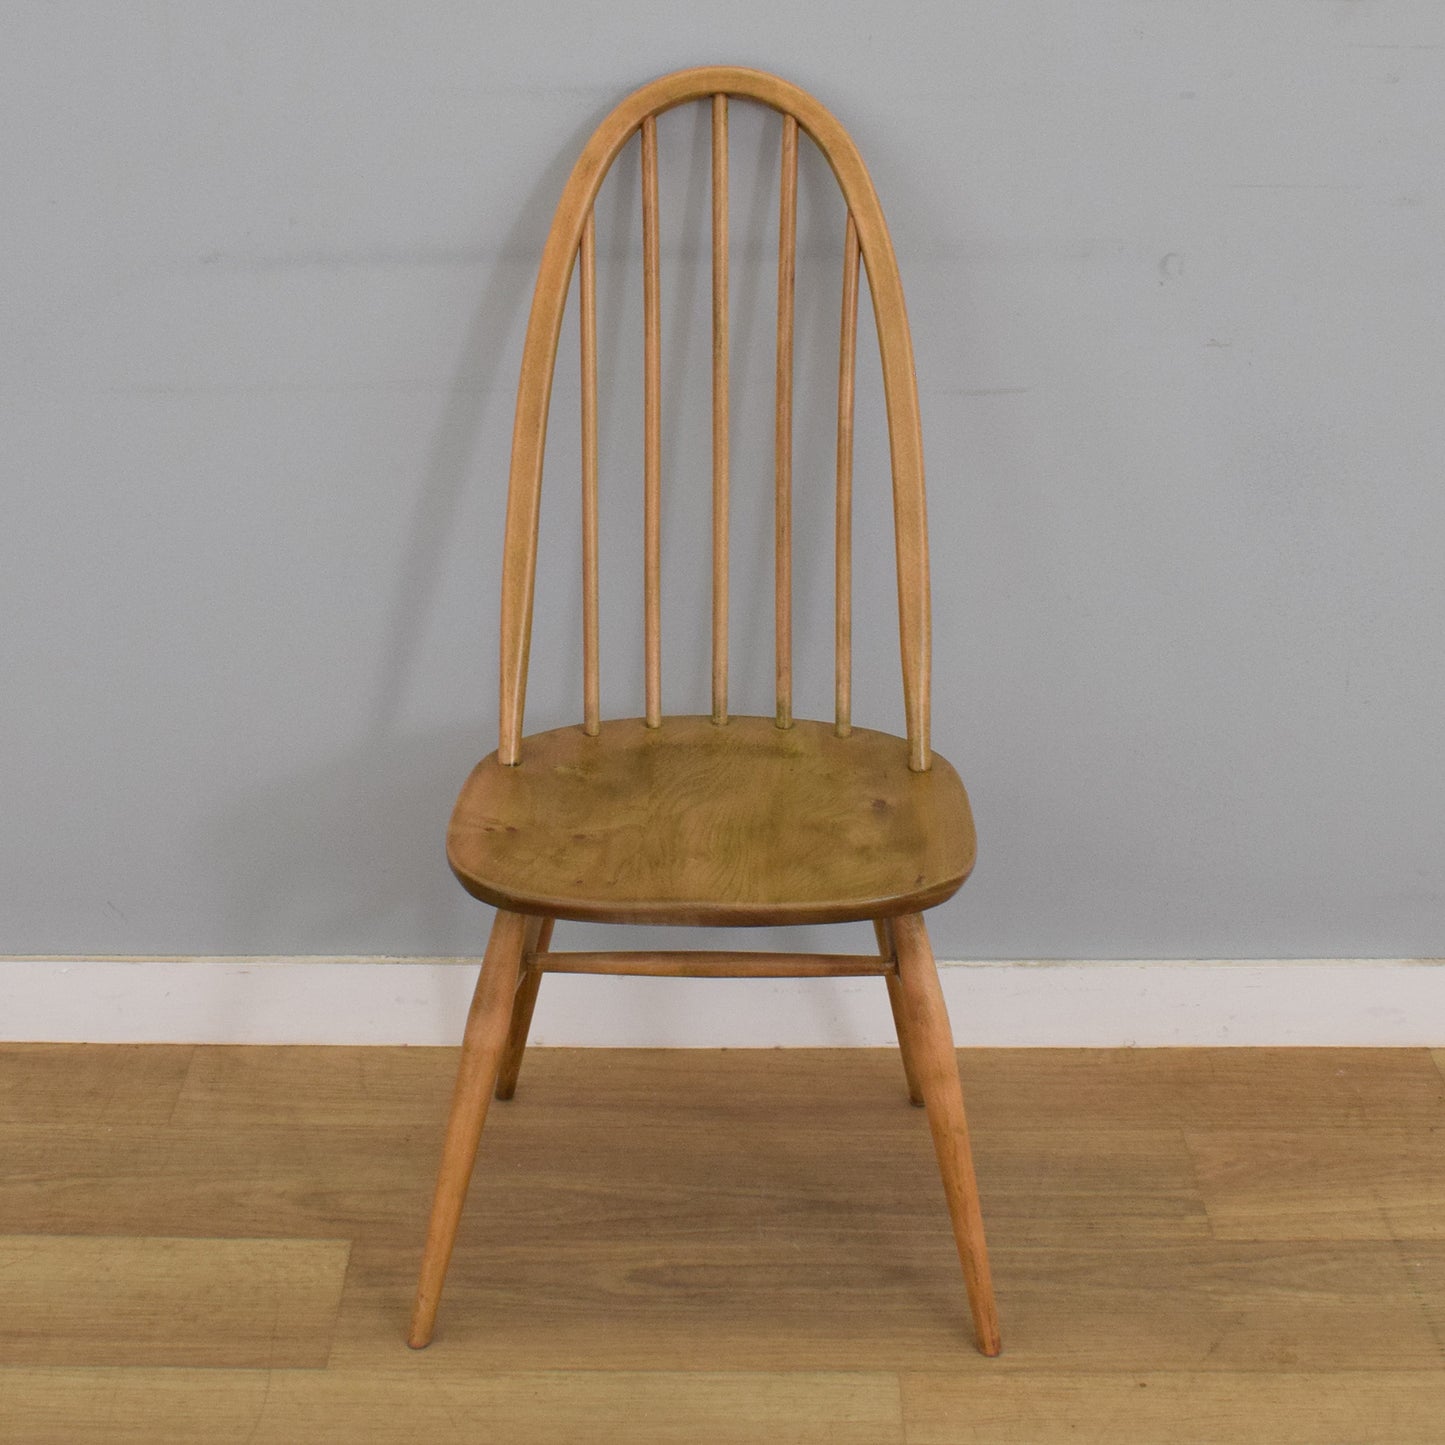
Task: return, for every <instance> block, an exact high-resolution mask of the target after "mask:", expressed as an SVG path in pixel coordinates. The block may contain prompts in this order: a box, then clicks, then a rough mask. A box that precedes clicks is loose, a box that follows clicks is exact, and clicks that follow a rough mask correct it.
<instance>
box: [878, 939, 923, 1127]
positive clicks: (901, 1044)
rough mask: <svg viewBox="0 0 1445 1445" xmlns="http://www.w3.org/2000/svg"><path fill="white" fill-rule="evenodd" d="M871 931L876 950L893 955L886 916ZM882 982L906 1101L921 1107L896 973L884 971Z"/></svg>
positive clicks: (921, 1098) (921, 1092)
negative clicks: (890, 1016) (909, 1052)
mask: <svg viewBox="0 0 1445 1445" xmlns="http://www.w3.org/2000/svg"><path fill="white" fill-rule="evenodd" d="M873 932H874V934H875V935H876V937H877V939H878V952H879V953H881V954H882V955H883V957H884V958H885V959H891V958H892V957H893V934H892V931H891V929H890V927H889V920H888V919H886V918H875V919H874V920H873ZM883 982H884V983H886V984H887V985H888V1006H889V1008H891V1009H892V1010H893V1029H894V1032H895V1033H896V1034H897V1035H898V1052H899V1053H900V1054H901V1055H902V1056H903V1078H904V1080H905V1081H906V1083H907V1084H908V1102H909V1103H910V1104H913V1105H914V1106H915V1107H917V1108H920V1109H921V1108H922V1107H923V1090H922V1089H920V1088H919V1087H918V1074H917V1072H916V1071H915V1069H914V1067H913V1060H912V1059H911V1058H909V1056H908V1050H909V1041H908V1034H907V1031H906V1030H905V1028H904V1026H903V994H902V993H901V992H900V990H899V987H898V975H897V974H893V973H886V974H884V975H883Z"/></svg>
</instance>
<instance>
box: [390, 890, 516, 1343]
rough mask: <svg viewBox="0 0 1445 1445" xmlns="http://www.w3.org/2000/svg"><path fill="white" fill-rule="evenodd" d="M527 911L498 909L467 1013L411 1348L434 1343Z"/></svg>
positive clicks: (503, 1041)
mask: <svg viewBox="0 0 1445 1445" xmlns="http://www.w3.org/2000/svg"><path fill="white" fill-rule="evenodd" d="M527 925H528V920H527V918H526V917H525V916H524V915H523V914H520V913H508V912H506V911H499V912H498V914H497V918H496V922H495V923H493V925H492V936H491V938H490V939H488V941H487V952H486V956H485V957H484V958H483V959H482V972H481V976H480V977H479V978H478V979H477V991H476V993H475V994H474V995H473V996H472V1007H471V1011H470V1012H469V1013H468V1014H467V1028H466V1033H465V1035H464V1036H463V1039H462V1059H461V1063H460V1065H459V1066H458V1068H457V1082H456V1087H455V1089H454V1090H453V1092H452V1111H451V1115H450V1117H449V1118H448V1120H447V1132H446V1140H445V1142H444V1143H443V1145H442V1162H441V1168H440V1170H438V1172H437V1186H436V1194H435V1196H434V1198H433V1200H432V1211H431V1222H430V1224H429V1225H428V1226H427V1233H426V1248H425V1250H424V1251H423V1252H422V1261H421V1278H420V1279H419V1280H418V1281H417V1287H416V1303H415V1304H414V1305H413V1307H412V1314H411V1330H410V1332H409V1333H408V1335H407V1343H408V1344H409V1345H410V1346H411V1347H412V1349H414V1350H419V1349H421V1348H422V1347H423V1346H424V1345H428V1344H430V1343H431V1337H432V1328H433V1326H434V1325H435V1323H436V1313H437V1305H438V1304H439V1303H440V1302H441V1293H442V1284H443V1282H444V1281H445V1279H446V1273H447V1265H448V1263H449V1262H450V1260H451V1257H452V1245H453V1243H454V1242H455V1240H456V1237H457V1223H458V1221H459V1220H460V1219H461V1215H462V1205H463V1204H464V1203H465V1201H466V1197H467V1185H468V1184H469V1183H470V1182H471V1177H472V1166H473V1165H474V1164H475V1163H476V1159H477V1144H478V1142H479V1141H480V1140H481V1137H482V1125H483V1123H485V1122H486V1118H487V1104H488V1102H489V1101H490V1100H491V1097H492V1089H493V1087H494V1085H495V1084H496V1081H497V1071H498V1068H499V1067H500V1065H501V1062H502V1051H503V1049H504V1047H505V1046H506V1041H507V1027H508V1024H509V1022H510V1020H511V1017H512V1004H513V999H514V997H515V994H516V990H517V973H518V970H519V968H520V967H521V963H522V952H523V949H524V947H525V944H526V940H527Z"/></svg>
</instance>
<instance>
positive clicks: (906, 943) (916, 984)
mask: <svg viewBox="0 0 1445 1445" xmlns="http://www.w3.org/2000/svg"><path fill="white" fill-rule="evenodd" d="M889 929H890V933H891V935H892V938H893V945H894V948H895V949H896V950H897V954H898V992H899V999H900V1002H901V1004H902V1009H901V1012H900V1014H899V1015H898V1018H899V1022H900V1023H901V1025H902V1032H903V1033H904V1035H906V1037H907V1039H908V1050H909V1053H910V1055H911V1058H912V1063H913V1066H914V1068H915V1070H916V1071H917V1079H918V1087H919V1089H920V1090H921V1092H922V1094H923V1102H924V1106H925V1107H926V1108H927V1110H928V1127H929V1129H930V1130H931V1131H932V1133H933V1147H934V1150H935V1152H936V1153H937V1154H938V1167H939V1171H940V1172H941V1173H942V1175H943V1192H944V1194H945V1195H946V1196H947V1198H948V1212H949V1214H950V1216H951V1217H952V1219H953V1236H954V1240H955V1242H956V1243H957V1245H958V1257H959V1260H960V1261H961V1263H962V1264H963V1277H964V1279H965V1281H966V1282H967V1284H968V1303H969V1309H970V1310H971V1311H972V1313H973V1328H974V1334H975V1336H976V1338H977V1340H978V1348H979V1350H980V1351H981V1352H982V1353H983V1354H985V1355H996V1354H998V1352H999V1350H1000V1348H1001V1344H1000V1340H999V1328H998V1308H997V1306H996V1305H995V1303H994V1296H993V1280H992V1277H991V1275H990V1273H989V1264H988V1248H987V1246H986V1244H985V1243H984V1236H983V1212H982V1210H981V1208H980V1206H979V1202H978V1181H977V1179H976V1178H975V1177H974V1171H973V1152H972V1150H971V1149H970V1147H969V1140H968V1121H967V1118H966V1117H965V1115H964V1111H963V1088H962V1086H961V1084H960V1083H959V1078H958V1059H957V1058H956V1056H955V1055H954V1051H953V1031H952V1030H951V1029H950V1028H949V1024H948V1009H947V1007H946V1006H945V1005H944V1002H943V989H942V988H941V987H940V986H939V982H938V969H937V967H936V966H935V964H934V961H933V949H932V947H931V946H930V945H929V942H928V931H927V929H926V928H925V927H924V923H923V919H922V918H921V917H920V916H919V915H918V914H916V913H915V914H905V915H903V916H902V917H900V918H895V919H893V920H892V921H891V923H890V925H889Z"/></svg>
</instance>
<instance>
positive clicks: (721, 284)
mask: <svg viewBox="0 0 1445 1445" xmlns="http://www.w3.org/2000/svg"><path fill="white" fill-rule="evenodd" d="M728 366H729V356H728V98H727V96H725V95H715V96H713V98H712V720H713V721H714V722H715V723H718V724H719V725H721V724H722V723H725V722H726V721H727V720H728V488H729V480H730V479H729V475H728V469H729V455H728V452H729V445H730V433H729V428H730V421H729V414H730V413H729V397H728V381H729V378H728Z"/></svg>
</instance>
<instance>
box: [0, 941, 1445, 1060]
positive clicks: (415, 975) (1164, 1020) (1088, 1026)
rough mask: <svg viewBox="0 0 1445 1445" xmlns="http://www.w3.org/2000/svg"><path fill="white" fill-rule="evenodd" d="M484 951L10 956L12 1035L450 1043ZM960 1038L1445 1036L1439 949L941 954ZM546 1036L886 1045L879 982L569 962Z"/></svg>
mask: <svg viewBox="0 0 1445 1445" xmlns="http://www.w3.org/2000/svg"><path fill="white" fill-rule="evenodd" d="M476 972H477V961H476V960H475V959H438V958H412V959H401V958H315V957H304V958H84V959H81V958H10V959H0V1039H4V1040H9V1041H12V1042H18V1041H33V1040H51V1041H57V1042H89V1043H222V1044H418V1045H420V1044H454V1043H456V1042H458V1040H459V1039H460V1036H461V1028H462V1021H463V1019H464V1017H465V1015H466V1009H467V1003H468V1000H469V998H470V996H471V990H472V985H473V982H474V980H475V978H476ZM943 986H944V993H945V995H946V997H947V999H948V1007H949V1012H950V1014H951V1015H952V1018H953V1029H954V1034H955V1036H956V1038H957V1040H958V1043H959V1044H960V1045H961V1046H974V1047H978V1046H984V1047H1067V1048H1111V1047H1119V1046H1137V1047H1141V1048H1152V1047H1159V1046H1167V1045H1195V1046H1202V1045H1220V1044H1246V1045H1329V1046H1346V1045H1350V1046H1396V1047H1440V1046H1445V959H1438V958H1430V959H1264V960H1258V959H1255V960H1238V961H1211V960H1167V961H1159V962H1140V961H1129V962H1102V961H1099V962H1090V961H1082V960H1064V961H1052V962H1035V961H1012V962H980V963H958V964H945V965H944V969H943ZM532 1040H533V1042H534V1043H537V1044H544V1045H545V1044H564V1045H574V1046H576V1045H581V1046H586V1047H594V1046H612V1047H653V1048H777V1047H810V1046H811V1047H819V1046H821V1047H840V1046H853V1047H856V1046H868V1045H883V1044H891V1043H892V1042H893V1025H892V1019H891V1017H890V1014H889V1010H888V1005H887V1002H886V997H885V994H884V991H883V986H882V984H881V982H880V981H879V980H878V979H876V978H855V979H768V980H747V981H738V980H731V979H728V980H712V979H703V980H685V979H634V978H592V977H574V976H562V975H557V976H554V977H549V978H548V979H547V980H546V982H545V983H544V985H543V987H542V994H541V999H540V1002H539V1003H538V1006H537V1014H536V1018H535V1021H534V1023H533V1028H532Z"/></svg>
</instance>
